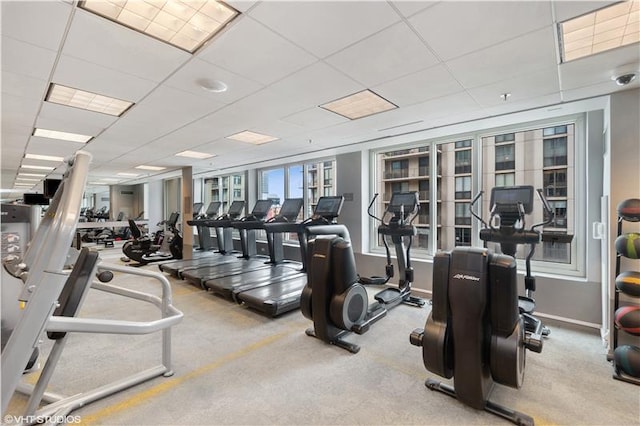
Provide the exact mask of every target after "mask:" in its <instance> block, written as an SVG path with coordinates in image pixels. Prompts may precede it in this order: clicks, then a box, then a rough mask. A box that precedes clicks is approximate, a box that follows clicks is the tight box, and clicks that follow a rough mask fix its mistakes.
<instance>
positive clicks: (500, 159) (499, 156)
mask: <svg viewBox="0 0 640 426" xmlns="http://www.w3.org/2000/svg"><path fill="white" fill-rule="evenodd" d="M495 148H496V170H513V169H515V168H516V160H515V158H516V157H515V149H516V146H515V144H507V145H496V146H495Z"/></svg>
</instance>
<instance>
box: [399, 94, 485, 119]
mask: <svg viewBox="0 0 640 426" xmlns="http://www.w3.org/2000/svg"><path fill="white" fill-rule="evenodd" d="M477 110H480V106H479V105H478V104H477V103H476V101H475V100H474V99H473V98H472V97H471V96H469V94H467V93H466V92H461V93H455V94H453V95H448V96H443V97H441V98H437V99H432V100H429V101H426V102H422V103H419V104H416V105H412V106H410V107H408V108H406V112H407V117H411V118H421V119H423V120H424V121H425V123H429V120H430V119H433V118H438V117H447V116H451V115H454V114H460V113H464V112H469V111H477ZM426 127H429V126H426Z"/></svg>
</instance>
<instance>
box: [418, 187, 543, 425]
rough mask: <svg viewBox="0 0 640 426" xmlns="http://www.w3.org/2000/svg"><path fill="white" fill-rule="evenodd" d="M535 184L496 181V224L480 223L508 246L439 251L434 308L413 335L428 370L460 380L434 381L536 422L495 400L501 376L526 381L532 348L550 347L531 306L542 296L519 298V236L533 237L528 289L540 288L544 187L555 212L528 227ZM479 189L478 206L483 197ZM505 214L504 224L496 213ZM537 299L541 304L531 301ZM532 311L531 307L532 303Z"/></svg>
mask: <svg viewBox="0 0 640 426" xmlns="http://www.w3.org/2000/svg"><path fill="white" fill-rule="evenodd" d="M533 192H534V191H533V187H531V186H520V187H500V188H493V190H492V193H491V203H490V204H491V220H490V222H491V224H492V225H491V226H488V225H487V224H486V223H485V222H484V221H483V220H482V219H481V218H480V217H478V216H477V215H476V214H475V213H474V212H473V210H471V212H472V214H473V215H474V217H477V218H478V219H480V220H481V221H482V223H483V224H484V225H485V229H482V230H481V231H480V238H481V239H482V240H483V241H495V242H499V243H501V244H502V245H503V247H502V249H503V251H505V252H508V254H494V253H492V252H491V251H490V250H488V249H486V248H471V247H456V248H455V249H453V250H452V251H451V252H450V253H445V252H439V253H437V254H436V256H435V258H434V264H433V295H432V296H433V298H432V305H433V307H432V311H431V313H430V314H429V317H428V318H427V322H426V325H425V328H424V329H416V330H414V331H413V332H412V333H411V335H410V338H409V340H410V342H411V344H413V345H415V346H421V347H422V359H423V362H424V365H425V367H426V368H427V370H429V371H431V372H433V373H435V374H438V375H439V376H442V377H444V378H447V379H449V378H451V377H453V381H454V386H453V387H452V386H449V385H446V384H442V383H440V382H438V381H436V380H433V379H428V380H427V381H426V383H425V384H426V386H427V387H428V388H429V389H431V390H437V391H440V392H442V393H445V394H447V395H449V396H452V397H454V398H457V399H458V400H459V401H461V402H463V403H464V404H466V405H468V406H470V407H473V408H476V409H484V410H486V411H488V412H490V413H492V414H495V415H498V416H500V417H502V418H505V419H507V420H509V421H511V422H513V423H515V424H519V425H533V419H532V418H531V417H530V416H528V415H526V414H523V413H520V412H517V411H514V410H511V409H509V408H506V407H504V406H501V405H498V404H495V403H493V402H491V401H489V396H490V393H491V390H492V388H493V384H494V382H495V383H500V384H503V385H506V386H509V387H513V388H516V389H517V388H519V387H521V385H522V382H523V379H524V368H525V353H526V352H525V350H527V349H528V350H531V351H534V352H537V353H540V352H541V351H542V346H543V343H542V329H543V327H542V324H541V323H540V321H539V320H538V319H536V318H534V317H533V316H532V315H531V314H530V312H531V311H532V310H533V307H534V306H535V303H534V302H533V299H532V298H530V297H529V298H528V299H525V305H528V306H524V308H523V307H521V306H519V305H520V303H519V297H518V283H517V264H516V261H515V258H514V257H513V256H514V255H515V251H516V248H517V244H519V243H523V242H526V243H528V244H530V245H531V247H532V248H531V250H530V253H529V255H528V257H527V278H528V279H529V280H528V284H527V290H528V291H527V295H528V296H530V295H531V292H532V291H533V289H534V288H535V286H534V285H532V283H533V278H532V277H531V275H530V266H529V261H530V259H531V257H532V256H533V247H534V246H535V244H537V243H538V242H539V241H540V234H539V233H538V232H537V231H535V228H536V227H538V226H542V225H543V224H545V223H549V222H551V220H552V219H553V214H552V211H551V209H550V208H549V205H548V203H547V202H546V200H545V199H544V197H543V196H542V194H541V193H540V191H539V192H538V193H539V195H540V198H541V199H542V201H543V204H544V206H545V207H544V208H545V211H546V212H547V216H548V218H550V219H548V220H547V221H546V222H544V223H541V224H538V225H534V226H533V227H532V228H531V229H530V230H528V231H525V230H524V215H525V214H527V213H531V211H532V204H533ZM481 195H482V193H480V194H478V196H476V197H475V198H474V200H473V202H472V203H471V206H472V207H473V205H474V204H475V203H476V202H477V201H478V199H479V198H480V197H481ZM497 220H499V221H500V224H499V225H500V226H499V227H497V226H495V225H494V221H497ZM531 305H533V306H531ZM529 308H530V311H529V313H527V312H525V311H524V309H529Z"/></svg>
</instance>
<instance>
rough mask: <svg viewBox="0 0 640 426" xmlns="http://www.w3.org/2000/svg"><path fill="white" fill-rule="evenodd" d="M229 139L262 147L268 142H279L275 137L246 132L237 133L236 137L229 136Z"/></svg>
mask: <svg viewBox="0 0 640 426" xmlns="http://www.w3.org/2000/svg"><path fill="white" fill-rule="evenodd" d="M227 139H233V140H235V141H240V142H248V143H252V144H254V145H260V144H263V143H267V142H273V141H277V140H278V139H279V138H274V137H273V136H269V135H262V134H260V133H255V132H250V131H248V130H246V131H244V132H240V133H236V134H235V135H231V136H227Z"/></svg>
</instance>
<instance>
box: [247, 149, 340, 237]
mask: <svg viewBox="0 0 640 426" xmlns="http://www.w3.org/2000/svg"><path fill="white" fill-rule="evenodd" d="M334 181H335V160H325V161H318V162H311V163H305V164H294V165H291V166H288V167H286V168H285V167H279V168H275V169H269V170H262V171H261V172H260V175H259V187H260V194H259V196H260V198H263V199H266V198H271V199H273V200H274V201H276V203H277V207H276V208H275V209H274V210H272V212H271V213H270V215H269V216H268V217H272V216H274V215H275V214H277V213H278V212H279V211H280V207H281V205H282V203H283V202H284V200H285V199H286V198H303V199H304V207H303V209H302V210H301V212H300V215H299V216H298V220H303V219H305V218H307V217H310V216H311V215H312V214H313V210H314V208H315V206H316V204H317V203H318V199H319V198H320V197H321V196H331V195H335V186H334V185H333V182H334ZM262 238H264V235H262ZM284 238H285V240H286V241H289V242H294V241H295V240H296V239H297V235H295V234H288V235H285V236H284Z"/></svg>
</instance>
